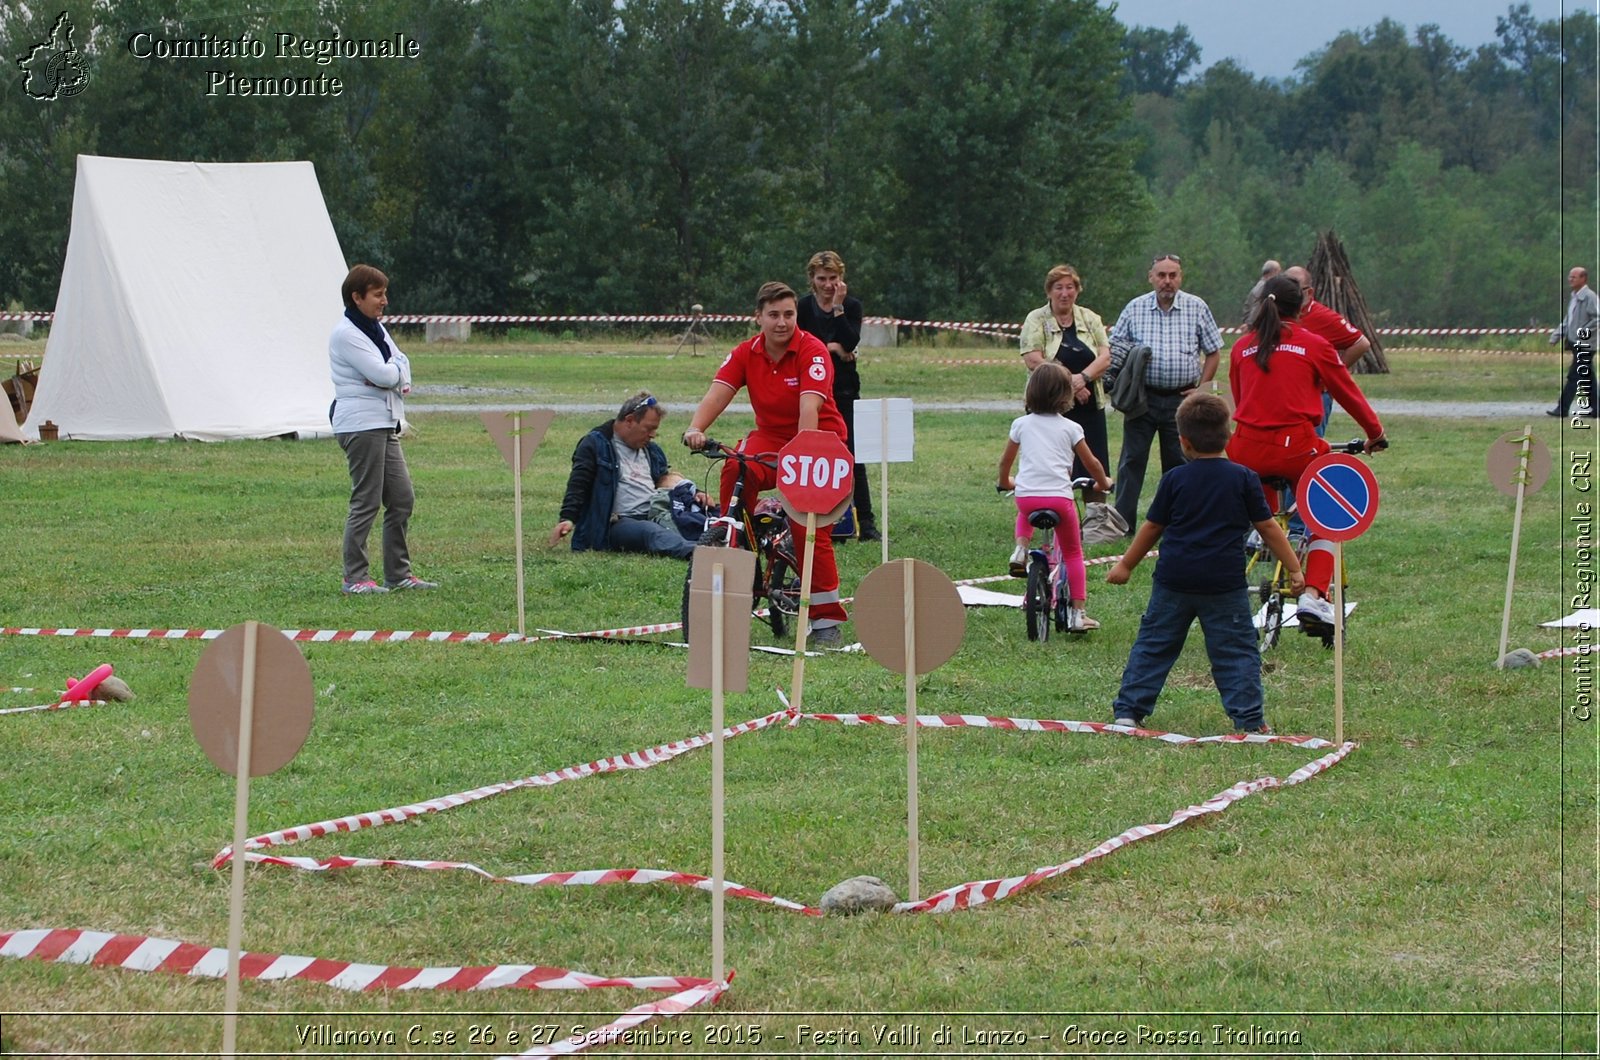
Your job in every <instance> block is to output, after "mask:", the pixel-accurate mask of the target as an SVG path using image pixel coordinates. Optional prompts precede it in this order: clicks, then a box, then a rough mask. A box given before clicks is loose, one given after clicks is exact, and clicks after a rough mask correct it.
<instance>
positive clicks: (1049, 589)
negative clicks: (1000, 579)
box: [1002, 478, 1094, 641]
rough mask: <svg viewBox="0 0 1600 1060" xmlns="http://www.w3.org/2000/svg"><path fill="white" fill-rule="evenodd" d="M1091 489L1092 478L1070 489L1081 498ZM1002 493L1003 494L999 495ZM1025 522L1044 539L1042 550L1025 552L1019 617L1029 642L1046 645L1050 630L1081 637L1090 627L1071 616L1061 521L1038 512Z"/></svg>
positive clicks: (1075, 482) (1075, 481)
mask: <svg viewBox="0 0 1600 1060" xmlns="http://www.w3.org/2000/svg"><path fill="white" fill-rule="evenodd" d="M1093 486H1094V479H1092V478H1075V479H1073V480H1072V488H1073V489H1074V490H1076V491H1077V492H1078V494H1079V495H1080V496H1082V493H1083V491H1084V490H1085V489H1091V488H1093ZM1002 492H1003V491H1002ZM1028 522H1029V523H1030V524H1031V525H1032V526H1034V527H1035V528H1036V529H1039V530H1043V531H1044V532H1045V534H1046V535H1047V540H1046V542H1045V545H1046V547H1045V548H1031V549H1029V550H1028V568H1027V570H1028V575H1027V576H1028V582H1027V588H1026V589H1025V590H1024V591H1023V596H1022V614H1023V617H1024V618H1025V619H1026V620H1027V623H1028V639H1029V640H1038V641H1047V640H1049V639H1050V627H1051V625H1054V626H1055V628H1056V632H1057V633H1074V634H1080V635H1081V634H1084V633H1087V632H1088V631H1089V627H1088V626H1085V625H1084V624H1083V616H1082V614H1081V613H1080V614H1079V615H1077V616H1074V615H1073V610H1074V608H1073V607H1072V600H1071V595H1070V593H1069V592H1068V590H1067V564H1066V561H1065V556H1064V555H1063V553H1062V551H1061V542H1060V541H1059V540H1057V526H1058V524H1059V522H1060V520H1059V519H1058V518H1057V517H1056V513H1055V512H1052V511H1049V510H1045V509H1041V510H1039V511H1036V512H1033V513H1032V514H1030V515H1029V516H1028Z"/></svg>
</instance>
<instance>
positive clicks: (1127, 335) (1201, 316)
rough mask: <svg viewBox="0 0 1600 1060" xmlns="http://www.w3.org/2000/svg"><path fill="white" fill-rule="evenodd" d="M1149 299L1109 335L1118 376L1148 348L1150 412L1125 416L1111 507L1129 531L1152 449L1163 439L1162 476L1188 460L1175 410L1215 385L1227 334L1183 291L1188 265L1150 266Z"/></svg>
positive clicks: (1177, 261)
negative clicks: (1133, 353) (1132, 355)
mask: <svg viewBox="0 0 1600 1060" xmlns="http://www.w3.org/2000/svg"><path fill="white" fill-rule="evenodd" d="M1150 286H1151V288H1153V289H1152V290H1151V292H1150V293H1149V294H1142V295H1140V296H1139V297H1138V298H1135V299H1134V300H1133V301H1131V302H1129V303H1128V304H1127V305H1126V306H1124V307H1123V309H1122V315H1121V316H1119V317H1118V318H1117V323H1116V325H1115V326H1114V327H1112V329H1111V367H1110V369H1108V373H1109V374H1110V375H1111V376H1112V377H1115V376H1116V374H1117V372H1118V371H1120V370H1121V368H1122V362H1123V361H1124V360H1125V359H1126V358H1127V356H1128V352H1129V351H1130V350H1132V349H1133V348H1134V347H1136V346H1148V347H1150V359H1149V361H1148V363H1147V365H1146V367H1145V377H1144V386H1145V400H1146V405H1145V411H1144V412H1143V413H1142V414H1141V415H1138V416H1129V415H1127V414H1126V413H1124V414H1123V417H1122V454H1121V456H1119V457H1118V459H1117V476H1116V477H1117V498H1116V504H1115V505H1114V507H1115V508H1116V509H1117V511H1118V512H1119V513H1121V515H1122V517H1123V518H1124V519H1126V520H1127V522H1128V525H1129V526H1138V525H1139V524H1140V523H1141V522H1142V519H1141V518H1140V515H1139V493H1140V491H1141V490H1142V489H1143V488H1144V472H1145V467H1146V466H1147V465H1148V464H1149V462H1150V443H1151V442H1152V441H1154V440H1155V439H1156V438H1157V437H1158V436H1159V437H1160V439H1161V472H1162V474H1165V473H1166V472H1168V471H1170V470H1172V469H1173V468H1175V467H1177V466H1179V465H1180V464H1182V463H1183V462H1184V458H1183V447H1182V445H1181V444H1180V443H1179V442H1178V420H1177V415H1178V405H1179V404H1180V403H1181V402H1182V401H1183V398H1184V395H1185V394H1188V393H1189V392H1190V391H1192V390H1195V389H1198V388H1199V387H1202V386H1204V385H1205V384H1207V383H1209V382H1211V377H1212V376H1214V375H1216V374H1217V361H1218V353H1217V351H1219V350H1221V349H1222V335H1221V333H1220V332H1218V331H1217V322H1216V319H1215V318H1214V317H1212V315H1211V308H1210V307H1209V306H1207V305H1206V303H1205V302H1204V301H1203V300H1202V299H1200V298H1196V297H1195V296H1194V295H1192V294H1189V293H1188V292H1186V291H1182V290H1180V289H1179V288H1181V287H1182V286H1183V259H1181V258H1179V257H1178V255H1176V254H1158V255H1156V257H1155V259H1154V260H1153V261H1151V263H1150Z"/></svg>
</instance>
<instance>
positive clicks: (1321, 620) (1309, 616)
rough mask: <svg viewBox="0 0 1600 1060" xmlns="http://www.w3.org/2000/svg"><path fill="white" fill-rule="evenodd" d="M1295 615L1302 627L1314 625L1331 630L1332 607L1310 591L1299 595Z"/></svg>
mask: <svg viewBox="0 0 1600 1060" xmlns="http://www.w3.org/2000/svg"><path fill="white" fill-rule="evenodd" d="M1295 614H1296V617H1297V618H1299V619H1300V625H1302V626H1305V625H1306V624H1307V623H1316V624H1320V625H1323V626H1326V627H1328V628H1329V629H1332V628H1333V605H1332V604H1330V603H1329V602H1328V601H1326V600H1324V599H1323V598H1322V597H1320V596H1318V595H1317V594H1315V593H1313V592H1312V591H1311V590H1310V589H1307V590H1306V591H1305V592H1303V593H1301V594H1300V599H1299V601H1298V603H1297V605H1296V612H1295Z"/></svg>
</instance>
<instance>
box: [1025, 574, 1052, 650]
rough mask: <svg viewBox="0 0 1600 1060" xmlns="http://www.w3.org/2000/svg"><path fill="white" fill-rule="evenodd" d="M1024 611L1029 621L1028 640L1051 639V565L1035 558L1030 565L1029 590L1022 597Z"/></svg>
mask: <svg viewBox="0 0 1600 1060" xmlns="http://www.w3.org/2000/svg"><path fill="white" fill-rule="evenodd" d="M1022 610H1023V613H1024V615H1026V617H1027V620H1028V639H1029V640H1039V641H1045V640H1049V639H1050V564H1049V563H1047V562H1045V558H1044V557H1043V556H1034V557H1033V561H1032V562H1031V563H1029V564H1028V589H1027V592H1026V593H1025V594H1024V595H1023V597H1022Z"/></svg>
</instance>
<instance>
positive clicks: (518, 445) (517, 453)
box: [511, 412, 528, 636]
mask: <svg viewBox="0 0 1600 1060" xmlns="http://www.w3.org/2000/svg"><path fill="white" fill-rule="evenodd" d="M511 482H512V486H511V489H512V497H513V500H512V504H513V507H514V509H515V511H516V515H515V517H514V525H515V527H516V534H517V635H518V636H527V634H528V614H527V604H526V600H527V583H526V581H525V580H524V576H523V572H522V413H521V412H513V413H512V414H511Z"/></svg>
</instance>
